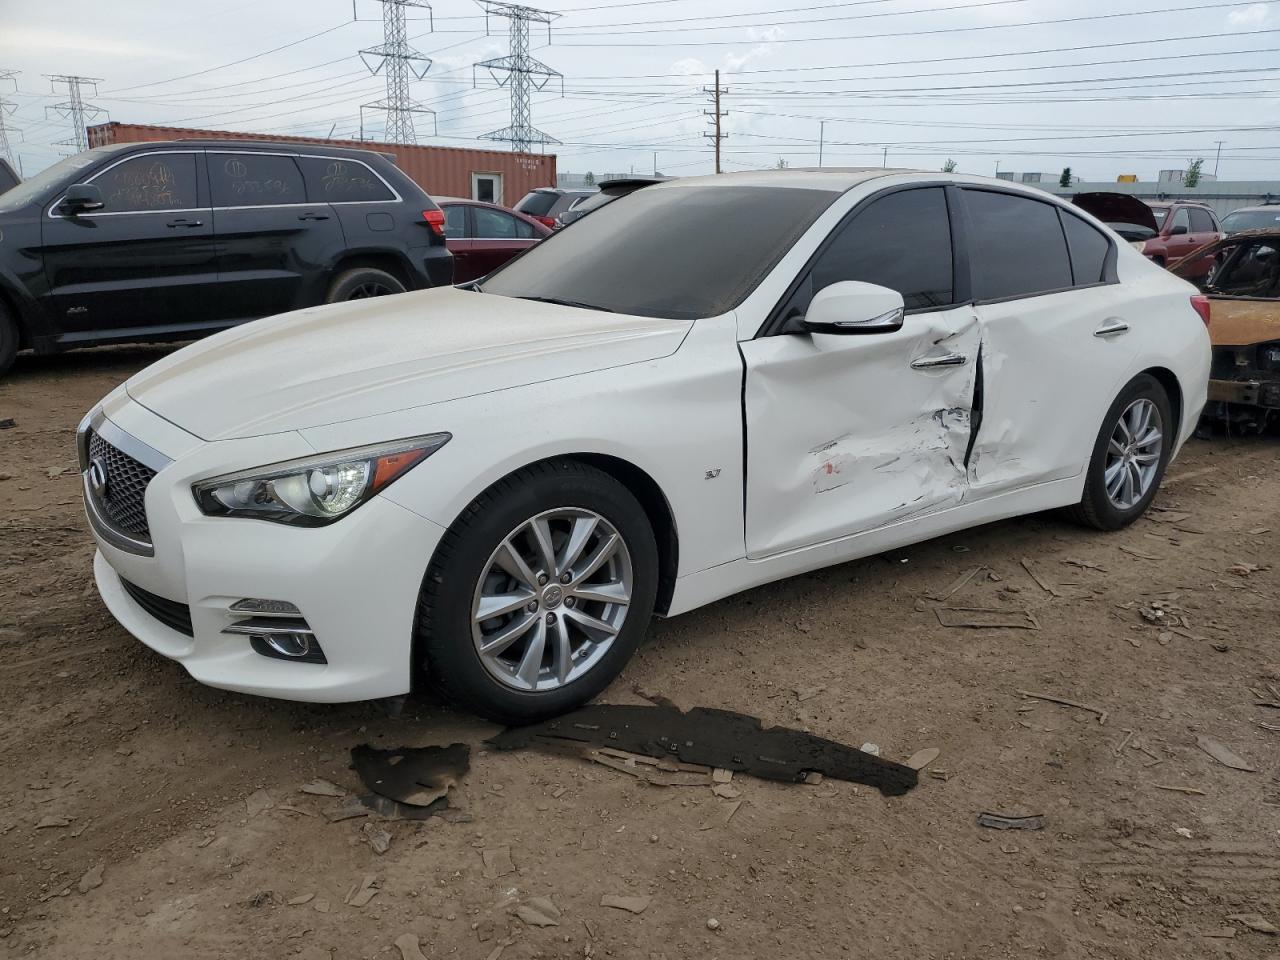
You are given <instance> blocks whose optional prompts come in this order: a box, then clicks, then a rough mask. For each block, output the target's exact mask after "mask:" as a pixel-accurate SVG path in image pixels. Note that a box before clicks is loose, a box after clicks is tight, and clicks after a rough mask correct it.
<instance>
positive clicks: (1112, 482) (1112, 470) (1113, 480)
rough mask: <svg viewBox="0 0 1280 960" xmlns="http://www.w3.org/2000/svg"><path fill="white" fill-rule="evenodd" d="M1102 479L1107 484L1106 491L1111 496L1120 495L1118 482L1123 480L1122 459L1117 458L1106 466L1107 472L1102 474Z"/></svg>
mask: <svg viewBox="0 0 1280 960" xmlns="http://www.w3.org/2000/svg"><path fill="white" fill-rule="evenodd" d="M1103 479H1104V481H1105V482H1106V485H1107V493H1109V494H1111V496H1112V497H1113V498H1115V497H1118V496H1119V495H1120V484H1121V483H1122V482H1123V481H1124V461H1123V460H1117V461H1116V462H1115V463H1113V464H1111V466H1109V467H1107V472H1106V473H1105V474H1103Z"/></svg>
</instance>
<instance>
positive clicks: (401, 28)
mask: <svg viewBox="0 0 1280 960" xmlns="http://www.w3.org/2000/svg"><path fill="white" fill-rule="evenodd" d="M379 2H380V3H381V4H382V43H380V44H379V45H378V46H376V47H370V48H368V49H367V50H361V51H360V59H361V60H363V61H364V65H365V66H366V67H368V68H369V72H370V73H372V74H374V75H375V76H376V75H377V74H378V72H379V71H382V72H383V74H384V76H385V77H386V80H387V95H386V96H385V97H383V98H382V99H381V100H375V101H374V102H373V103H365V104H361V106H360V139H361V140H363V139H364V138H365V136H364V112H365V110H382V111H385V112H386V115H387V125H386V131H385V133H384V134H383V139H384V140H386V141H387V142H388V143H417V142H418V134H417V131H416V130H415V129H414V126H413V115H414V114H415V113H416V114H424V115H426V114H430V115H431V122H432V128H433V130H434V129H435V118H436V112H435V111H434V110H432V109H430V108H429V107H424V106H423V105H422V104H421V103H418V102H417V101H416V100H414V99H413V98H412V97H410V96H409V81H410V78H412V79H414V80H421V79H422V78H423V77H425V76H426V75H427V71H428V70H430V69H431V58H430V57H427V56H424V55H423V54H421V53H419V52H418V51H417V50H415V49H414V48H413V47H411V46H409V38H408V35H407V34H406V33H405V20H406V16H405V13H406V8H410V7H416V8H421V9H424V10H426V11H427V15H428V16H429V17H432V20H433V23H432V29H434V27H435V24H434V17H433V16H432V14H431V5H430V4H428V3H425V2H424V0H379Z"/></svg>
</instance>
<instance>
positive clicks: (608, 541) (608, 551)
mask: <svg viewBox="0 0 1280 960" xmlns="http://www.w3.org/2000/svg"><path fill="white" fill-rule="evenodd" d="M621 542H622V541H621V539H619V537H618V535H617V534H616V533H613V534H610V535H609V536H608V537H606V538H604V539H603V540H601V541H600V545H599V546H597V547H596V549H595V552H594V553H593V554H591V556H590V557H588V558H587V562H586V563H585V564H584V565H583V567H582V569H581V570H578V571H576V572H575V573H574V575H573V589H575V590H576V589H577V588H578V584H579V583H581V582H582V581H583V580H585V579H587V577H589V576H591V575H592V574H593V573H595V572H596V571H597V570H599V569H600V568H601V567H603V566H604V565H605V562H606V561H607V560H608V559H609V558H610V557H612V556H613V553H614V551H615V550H617V549H618V544H620V543H621Z"/></svg>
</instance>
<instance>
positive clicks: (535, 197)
mask: <svg viewBox="0 0 1280 960" xmlns="http://www.w3.org/2000/svg"><path fill="white" fill-rule="evenodd" d="M559 199H560V195H559V194H558V193H541V192H539V191H537V190H534V191H532V192H530V193H526V194H525V195H524V199H522V200H521V201H520V202H519V203H517V204H516V207H515V208H516V209H517V210H519V211H520V212H521V213H524V214H528V215H529V216H531V217H545V216H547V214H549V213H550V212H551V208H552V207H554V206H555V205H556V201H558V200H559Z"/></svg>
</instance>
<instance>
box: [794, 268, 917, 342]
mask: <svg viewBox="0 0 1280 960" xmlns="http://www.w3.org/2000/svg"><path fill="white" fill-rule="evenodd" d="M904 308H905V307H904V304H903V301H902V294H900V293H898V291H896V290H890V289H889V288H888V287H881V286H878V285H877V284H874V283H863V282H862V281H860V280H841V281H840V282H839V283H833V284H831V285H830V286H828V287H823V288H822V289H821V290H819V291H818V292H817V293H816V294H815V295H814V297H813V300H812V301H810V303H809V312H808V313H806V314H805V316H804V319H802V320H801V321H800V325H801V326H802V327H803V328H804V329H805V330H806V331H808V332H809V333H835V334H842V335H846V336H848V335H855V336H856V335H860V334H872V333H892V332H893V331H895V330H900V329H902V318H903V310H904Z"/></svg>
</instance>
